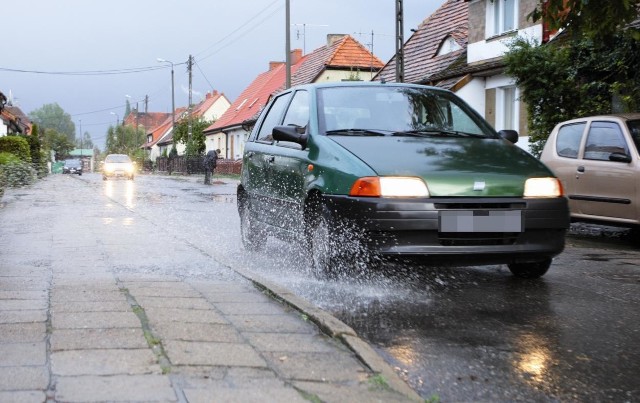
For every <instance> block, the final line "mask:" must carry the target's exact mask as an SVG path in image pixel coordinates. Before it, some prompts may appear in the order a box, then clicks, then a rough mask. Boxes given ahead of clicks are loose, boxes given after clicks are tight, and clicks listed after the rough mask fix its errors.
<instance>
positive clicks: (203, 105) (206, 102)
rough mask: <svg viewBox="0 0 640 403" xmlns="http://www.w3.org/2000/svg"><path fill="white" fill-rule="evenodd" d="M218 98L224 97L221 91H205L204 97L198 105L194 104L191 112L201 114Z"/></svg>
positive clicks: (195, 114)
mask: <svg viewBox="0 0 640 403" xmlns="http://www.w3.org/2000/svg"><path fill="white" fill-rule="evenodd" d="M220 98H225V95H224V94H223V93H219V92H218V91H215V90H214V91H213V92H207V94H206V95H205V98H204V99H203V100H202V102H200V103H199V104H198V105H196V106H194V108H193V111H192V112H191V113H192V114H193V116H202V115H204V114H205V112H206V111H208V110H209V108H211V106H213V104H215V103H216V102H217V101H218V100H219V99H220Z"/></svg>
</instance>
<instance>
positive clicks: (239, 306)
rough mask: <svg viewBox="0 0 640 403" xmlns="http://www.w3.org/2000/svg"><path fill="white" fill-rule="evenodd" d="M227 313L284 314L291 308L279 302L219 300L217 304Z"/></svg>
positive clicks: (217, 306)
mask: <svg viewBox="0 0 640 403" xmlns="http://www.w3.org/2000/svg"><path fill="white" fill-rule="evenodd" d="M215 306H216V308H218V309H219V310H220V311H221V312H222V313H224V314H225V315H282V313H283V311H284V312H289V311H290V309H289V308H287V307H285V306H283V305H280V304H278V303H277V302H273V301H269V302H218V303H216V304H215Z"/></svg>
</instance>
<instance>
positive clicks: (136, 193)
mask: <svg viewBox="0 0 640 403" xmlns="http://www.w3.org/2000/svg"><path fill="white" fill-rule="evenodd" d="M68 180H76V181H77V184H78V186H91V187H93V188H94V189H95V191H96V192H103V193H104V194H105V195H107V196H108V198H109V200H110V203H111V204H112V205H111V206H110V208H113V209H127V210H129V211H131V212H133V213H135V214H134V215H133V218H130V219H129V221H128V222H119V223H115V224H117V225H133V226H135V225H136V220H148V221H152V222H154V223H156V227H157V228H158V230H159V231H165V232H166V234H167V237H166V242H172V240H175V239H179V240H182V241H186V242H187V244H188V245H190V247H193V248H194V249H197V250H198V251H200V252H201V253H205V254H206V256H208V259H206V260H201V259H199V260H197V261H194V262H181V261H175V260H174V259H172V257H171V256H167V257H166V265H162V266H149V267H148V268H147V270H148V271H149V272H158V273H171V274H177V275H181V276H185V277H204V278H206V277H210V276H213V277H215V276H216V271H217V270H218V269H217V268H221V267H222V268H234V267H246V268H248V269H250V270H251V271H253V272H256V273H258V274H260V275H261V276H263V277H265V278H268V279H269V280H271V281H274V282H277V283H279V284H282V285H284V286H285V287H287V288H289V289H290V290H292V291H293V292H295V293H296V294H298V295H300V296H302V297H304V298H306V299H307V300H309V301H311V302H313V303H314V304H316V305H317V306H319V307H321V308H323V309H325V310H327V311H329V312H331V313H333V314H334V315H335V316H336V317H338V318H340V319H341V320H343V321H344V322H345V323H347V324H348V325H350V326H351V327H353V328H354V329H355V330H356V332H357V333H358V334H359V335H360V336H361V337H363V338H364V339H366V340H367V341H368V342H369V343H371V345H372V346H374V347H375V348H376V349H377V351H378V352H379V353H380V354H381V355H382V356H384V357H385V358H386V359H387V361H388V362H390V363H391V364H392V366H394V367H395V368H396V369H397V371H398V372H399V373H400V374H401V375H402V376H403V377H404V378H405V379H406V380H407V382H408V383H409V384H410V385H411V386H412V387H413V388H414V389H415V390H416V391H417V392H418V393H419V394H420V395H421V396H422V397H424V398H425V399H430V398H433V399H439V401H442V402H453V401H492V402H511V401H545V402H546V401H549V402H554V401H630V402H631V401H640V390H639V387H638V386H637V381H636V374H637V373H638V372H639V370H640V292H638V291H639V290H640V268H639V266H640V265H639V263H640V248H639V247H637V246H634V245H633V244H631V243H630V242H629V241H628V240H627V239H626V238H625V235H624V234H622V235H620V234H618V236H616V234H615V233H614V234H613V235H611V234H607V236H606V237H605V238H606V239H604V238H603V237H602V236H601V235H598V234H595V235H593V234H592V232H593V231H596V230H594V229H592V228H591V229H589V228H587V230H586V232H585V231H582V230H581V229H578V230H576V235H575V236H570V237H569V238H568V246H567V249H566V251H565V252H564V253H563V254H562V255H560V256H559V257H558V258H557V259H555V260H554V263H553V265H552V267H551V269H550V271H549V273H547V275H546V276H544V277H543V278H542V279H540V280H539V281H523V280H518V279H515V278H514V277H512V276H511V274H510V272H509V271H508V269H507V268H506V266H485V267H464V268H442V267H428V266H420V265H408V264H389V265H386V266H384V267H383V268H381V270H378V271H376V272H373V273H371V272H363V273H349V274H345V275H343V276H339V277H338V278H337V279H333V280H319V279H316V278H314V277H313V276H312V275H311V274H310V269H309V267H308V266H307V265H306V263H305V261H304V260H303V259H302V258H301V255H300V251H299V248H297V246H296V245H292V244H287V243H284V242H280V241H275V240H269V242H268V244H267V247H266V250H265V251H264V252H262V253H254V254H250V253H247V252H245V251H244V249H243V248H242V246H241V243H240V237H239V223H238V215H237V211H236V204H235V188H234V185H233V183H230V182H225V181H224V180H220V181H218V182H214V184H213V185H212V186H205V185H202V184H201V183H197V182H195V181H194V180H193V179H182V180H180V179H175V178H172V179H168V178H162V177H153V176H143V175H141V176H138V177H136V180H135V182H131V181H125V180H122V181H107V182H103V181H102V180H101V178H100V176H99V175H94V174H88V175H83V176H82V177H81V178H76V177H73V178H71V177H69V178H68ZM104 219H105V220H108V219H109V217H108V216H105V218H104ZM141 236H143V235H141ZM123 248H124V251H125V252H124V255H123V257H122V262H121V264H120V270H122V271H126V270H127V267H128V264H127V261H130V260H132V259H135V260H138V259H141V260H144V259H145V256H144V255H132V254H127V253H126V246H125V245H123ZM148 253H154V254H161V253H162V245H149V252H148Z"/></svg>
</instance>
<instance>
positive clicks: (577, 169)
mask: <svg viewBox="0 0 640 403" xmlns="http://www.w3.org/2000/svg"><path fill="white" fill-rule="evenodd" d="M639 150H640V113H633V114H619V115H605V116H592V117H587V118H581V119H574V120H570V121H567V122H562V123H560V124H558V125H557V126H556V127H555V128H554V129H553V131H552V132H551V135H550V136H549V139H548V140H547V143H546V145H545V147H544V150H543V151H542V156H541V160H542V162H544V163H545V164H546V165H547V166H548V167H549V168H551V170H552V171H553V172H554V173H555V174H556V175H557V176H558V177H559V178H560V180H561V181H562V185H563V186H564V190H565V194H566V195H567V197H568V198H569V209H570V210H571V218H572V220H573V221H593V222H601V223H608V224H612V225H618V226H628V227H635V228H638V227H640V153H639Z"/></svg>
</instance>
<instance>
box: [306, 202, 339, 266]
mask: <svg viewBox="0 0 640 403" xmlns="http://www.w3.org/2000/svg"><path fill="white" fill-rule="evenodd" d="M308 214H310V216H309V217H308V219H307V229H306V232H307V234H306V235H307V245H308V248H309V260H310V265H311V270H312V272H313V274H314V275H315V276H316V277H318V278H321V279H325V278H335V277H336V276H337V275H338V273H340V272H342V271H347V270H348V258H347V254H346V252H345V251H344V248H343V247H342V242H341V239H342V237H341V234H340V231H339V229H338V225H336V222H335V220H334V219H333V218H332V217H331V214H330V212H329V210H328V208H327V207H326V206H315V208H314V209H313V211H311V212H309V213H308Z"/></svg>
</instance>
